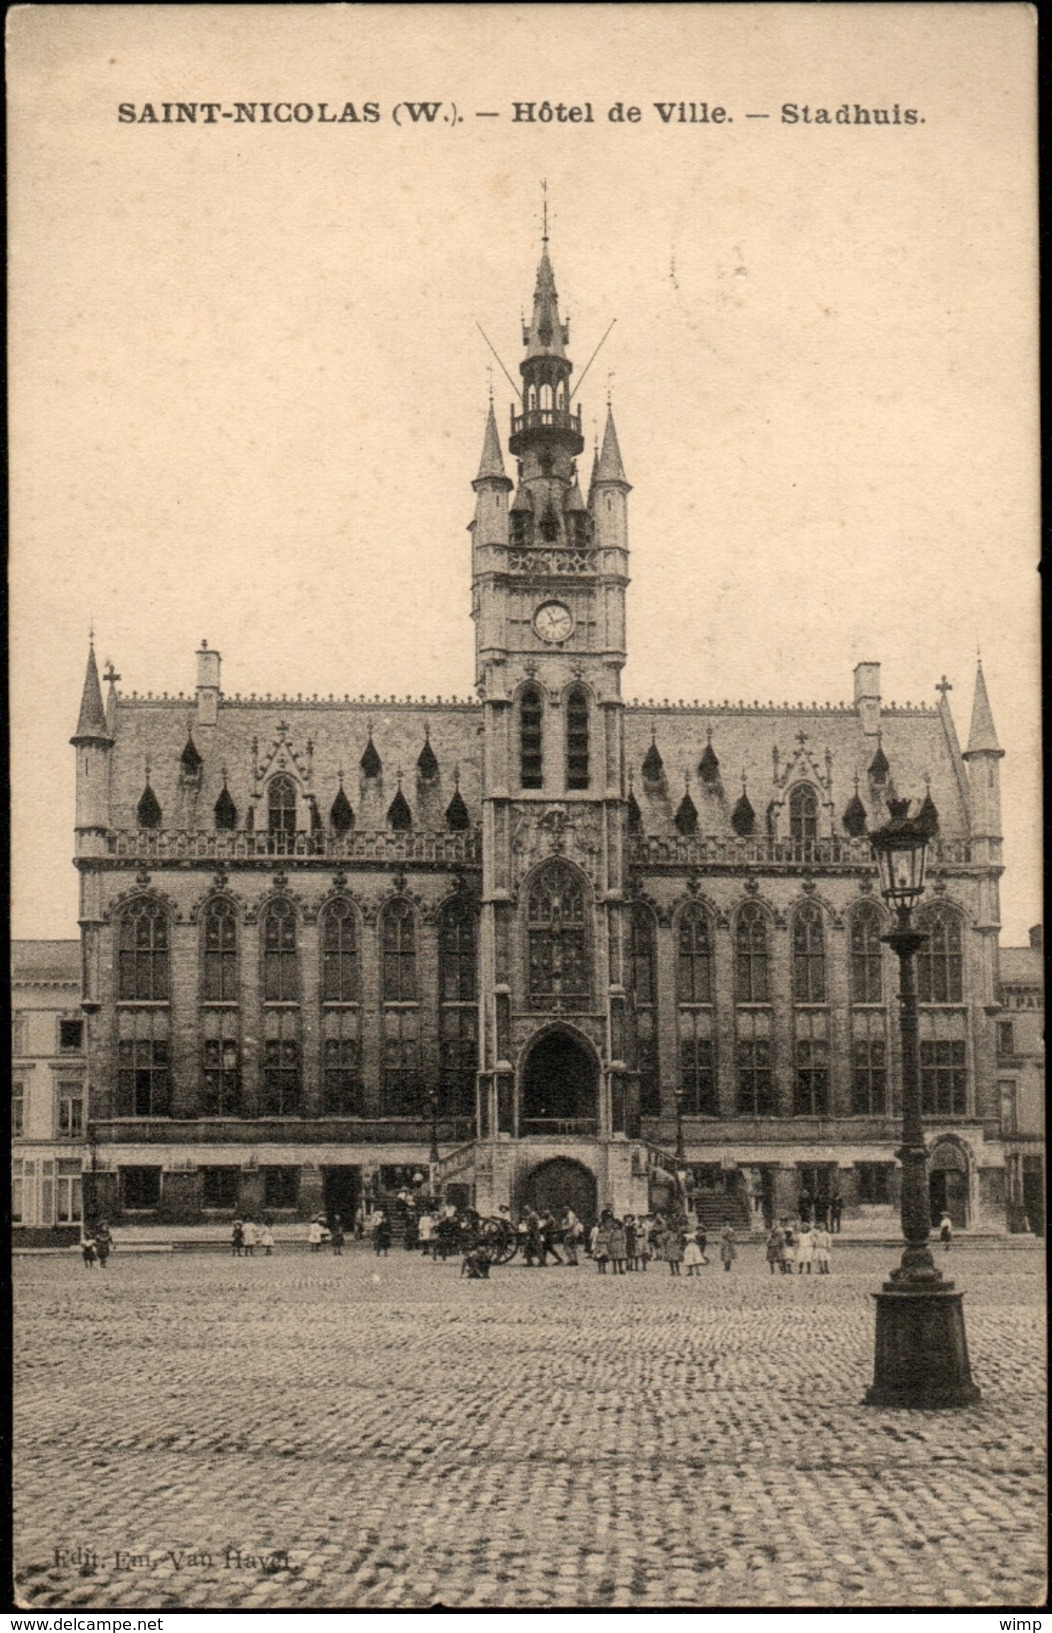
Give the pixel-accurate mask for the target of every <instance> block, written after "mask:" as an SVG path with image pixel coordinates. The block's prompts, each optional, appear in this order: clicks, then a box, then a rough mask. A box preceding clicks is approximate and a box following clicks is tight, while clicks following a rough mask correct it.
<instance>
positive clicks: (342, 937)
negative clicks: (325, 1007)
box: [321, 899, 358, 1004]
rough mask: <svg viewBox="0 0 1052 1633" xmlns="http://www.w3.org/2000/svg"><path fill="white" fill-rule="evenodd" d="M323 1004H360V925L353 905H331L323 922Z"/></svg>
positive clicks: (334, 903)
mask: <svg viewBox="0 0 1052 1633" xmlns="http://www.w3.org/2000/svg"><path fill="white" fill-rule="evenodd" d="M321 1001H322V1003H323V1004H353V1003H357V1001H358V921H357V918H356V916H355V911H354V908H353V907H352V906H351V904H350V902H348V901H343V900H342V899H341V900H340V901H335V902H330V903H329V905H328V907H327V908H326V909H325V913H324V916H323V918H322V921H321Z"/></svg>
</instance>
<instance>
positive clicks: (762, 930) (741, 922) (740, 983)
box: [734, 902, 769, 1004]
mask: <svg viewBox="0 0 1052 1633" xmlns="http://www.w3.org/2000/svg"><path fill="white" fill-rule="evenodd" d="M734 966H735V971H734V973H735V983H736V988H737V999H738V1002H739V1003H740V1004H765V1003H767V1002H768V985H769V983H768V977H767V966H768V953H767V918H766V915H765V914H764V912H763V909H762V908H760V907H757V905H756V903H755V902H747V903H746V904H745V906H744V907H743V908H742V910H741V912H740V913H739V914H738V925H737V929H736V931H735V939H734Z"/></svg>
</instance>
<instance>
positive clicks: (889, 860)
mask: <svg viewBox="0 0 1052 1633" xmlns="http://www.w3.org/2000/svg"><path fill="white" fill-rule="evenodd" d="M907 808H908V805H907V801H906V800H891V801H890V802H889V809H890V812H891V820H890V822H889V823H888V824H887V826H886V827H884V828H881V829H879V830H878V831H877V832H876V833H874V834H872V835H871V836H870V840H871V844H872V846H873V850H874V853H875V855H876V859H877V866H878V868H879V870H880V889H881V894H882V895H883V897H884V900H885V901H886V902H887V904H888V906H889V907H891V908H893V909H894V910H895V914H896V918H897V924H896V927H895V929H894V930H892V931H891V932H890V933H889V934H888V935H886V936H883V937H882V938H881V939H882V940H883V941H885V942H886V943H887V945H888V946H889V947H891V948H892V950H893V951H894V952H895V954H896V956H897V957H898V960H899V977H900V986H899V1019H900V1026H901V1036H902V1148H901V1150H900V1151H899V1152H898V1153H897V1155H898V1158H899V1161H900V1162H901V1164H902V1203H901V1215H902V1234H903V1236H904V1238H905V1243H906V1245H905V1247H904V1249H903V1253H902V1260H901V1263H900V1264H899V1265H898V1266H897V1268H896V1269H894V1270H893V1271H892V1272H891V1275H890V1277H889V1278H888V1280H887V1281H886V1282H885V1283H884V1286H883V1288H882V1290H881V1291H880V1292H879V1293H875V1294H874V1295H873V1296H874V1298H875V1299H876V1301H877V1334H876V1353H875V1358H874V1364H873V1383H872V1385H871V1387H870V1388H869V1389H868V1390H867V1391H866V1397H865V1398H866V1404H867V1405H870V1406H919V1407H938V1406H971V1405H973V1404H974V1403H975V1402H976V1401H978V1399H979V1390H978V1389H977V1387H976V1386H975V1384H974V1383H973V1382H972V1374H971V1367H970V1365H969V1362H968V1342H967V1339H966V1337H965V1331H964V1310H963V1308H962V1303H961V1301H962V1298H963V1296H964V1295H963V1294H962V1293H958V1292H955V1291H954V1285H953V1282H952V1281H945V1280H944V1279H943V1276H942V1272H941V1271H940V1270H938V1269H937V1268H936V1265H935V1261H934V1259H933V1258H932V1255H931V1249H930V1248H929V1246H928V1238H929V1236H930V1233H931V1204H930V1200H929V1196H928V1148H927V1146H926V1144H925V1141H924V1124H923V1120H922V1108H921V1084H920V1060H919V1056H920V1048H919V1041H918V1026H917V980H916V967H915V959H916V955H917V951H918V949H919V948H920V947H922V946H923V945H924V943H925V941H926V940H927V937H926V936H925V935H923V934H921V933H920V932H918V931H916V930H914V929H913V927H912V923H911V913H912V910H913V908H914V906H915V905H916V903H917V901H918V900H919V899H920V896H921V894H922V893H923V890H924V863H925V853H926V850H927V844H928V830H927V829H926V828H925V827H923V826H922V825H920V824H919V823H918V822H917V821H916V820H915V819H912V818H910V817H909V816H907V814H906V812H907Z"/></svg>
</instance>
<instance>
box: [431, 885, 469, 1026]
mask: <svg viewBox="0 0 1052 1633" xmlns="http://www.w3.org/2000/svg"><path fill="white" fill-rule="evenodd" d="M476 944H477V935H476V918H475V913H474V910H473V909H472V907H471V906H470V904H469V903H467V902H449V903H447V905H446V906H445V907H444V908H443V909H442V918H441V921H440V924H439V930H438V971H439V985H440V988H441V1001H442V1002H443V1003H444V1004H449V1003H465V1004H473V1003H475V1001H476V998H477V993H478V974H477V968H476Z"/></svg>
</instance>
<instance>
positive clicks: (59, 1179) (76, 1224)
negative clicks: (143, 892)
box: [11, 941, 87, 1246]
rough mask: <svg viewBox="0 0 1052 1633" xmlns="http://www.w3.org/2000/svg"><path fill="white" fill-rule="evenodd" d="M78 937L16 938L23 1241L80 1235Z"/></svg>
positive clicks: (14, 1151) (16, 1105)
mask: <svg viewBox="0 0 1052 1633" xmlns="http://www.w3.org/2000/svg"><path fill="white" fill-rule="evenodd" d="M80 996H81V980H80V945H79V943H78V942H76V941H15V942H12V944H11V1032H12V1037H11V1164H12V1166H11V1193H12V1194H11V1203H12V1206H11V1224H12V1235H13V1238H14V1241H15V1242H16V1243H17V1244H20V1245H23V1246H26V1245H28V1246H35V1245H41V1244H45V1243H48V1242H53V1241H63V1240H70V1239H73V1238H75V1237H77V1236H79V1234H80V1221H81V1215H82V1206H83V1198H82V1189H81V1176H82V1170H83V1167H84V1161H85V1156H86V1152H87V1142H86V1132H87V1125H86V1091H87V1084H86V1067H87V1060H86V1053H85V1038H84V1032H85V1023H84V1016H83V1014H82V1013H81V1009H80Z"/></svg>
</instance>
